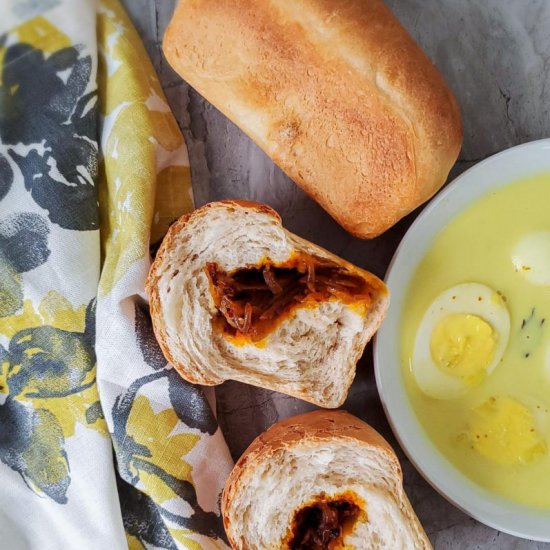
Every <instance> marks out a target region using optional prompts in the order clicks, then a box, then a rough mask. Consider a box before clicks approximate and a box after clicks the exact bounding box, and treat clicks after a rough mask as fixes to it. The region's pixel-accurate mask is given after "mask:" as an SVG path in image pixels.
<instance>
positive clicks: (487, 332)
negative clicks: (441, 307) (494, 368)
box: [430, 313, 497, 386]
mask: <svg viewBox="0 0 550 550" xmlns="http://www.w3.org/2000/svg"><path fill="white" fill-rule="evenodd" d="M496 344H497V335H496V334H495V331H494V330H493V327H492V326H491V325H490V324H489V323H488V322H487V321H485V320H484V319H482V318H481V317H478V316H477V315H471V314H465V313H456V314H452V315H447V316H446V317H444V318H443V319H442V320H441V321H440V322H439V323H438V324H437V325H436V327H435V329H434V330H433V332H432V336H431V340H430V352H431V355H432V359H433V361H434V363H435V364H436V365H437V366H438V367H439V368H440V369H441V370H443V371H444V372H446V373H447V374H451V375H452V376H456V377H458V378H460V379H461V380H462V381H463V382H464V383H465V384H466V385H468V386H474V385H476V384H478V383H479V382H481V380H482V379H483V377H484V376H485V372H486V370H487V367H488V366H489V365H490V363H491V361H492V359H493V356H494V354H495V348H496Z"/></svg>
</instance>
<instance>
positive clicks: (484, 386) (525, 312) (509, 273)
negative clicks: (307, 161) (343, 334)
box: [402, 174, 550, 509]
mask: <svg viewBox="0 0 550 550" xmlns="http://www.w3.org/2000/svg"><path fill="white" fill-rule="evenodd" d="M402 363H403V369H404V376H405V382H406V387H407V392H408V395H409V397H410V400H411V403H412V405H413V408H414V410H415V412H416V414H417V416H418V418H419V420H420V422H421V424H422V426H423V428H424V430H425V431H426V433H427V435H428V438H429V439H430V440H431V442H432V443H433V444H434V445H435V446H436V447H437V448H438V450H439V451H440V452H441V453H442V454H443V455H444V456H445V457H446V458H447V459H448V460H449V461H451V462H452V463H453V464H454V465H455V466H456V467H457V468H458V469H459V470H460V471H462V472H463V473H464V474H465V475H466V476H468V477H469V478H470V479H471V480H473V481H474V482H476V483H477V484H479V485H481V486H483V487H485V488H486V489H488V490H489V491H491V492H493V493H497V494H499V495H501V496H503V497H505V498H507V499H511V500H513V501H515V502H519V503H523V504H527V505H530V506H535V507H543V508H547V509H548V508H550V174H542V175H540V176H537V177H533V178H530V179H527V180H523V181H519V182H514V183H512V184H510V185H508V186H505V187H503V188H501V189H499V190H496V191H494V192H491V193H490V194H488V195H486V196H485V197H483V198H482V199H481V200H479V201H476V203H475V204H474V205H472V206H470V207H469V208H468V209H467V210H465V211H464V212H462V213H461V214H460V215H458V216H457V217H455V218H453V219H452V220H450V222H449V223H448V225H447V226H446V227H445V229H444V230H443V231H442V232H441V233H439V234H438V235H437V237H436V238H435V239H434V242H433V244H432V245H431V248H430V249H429V251H428V253H427V254H426V256H425V257H424V258H423V260H422V262H421V263H420V265H419V267H418V269H417V271H416V273H415V275H414V277H413V279H412V281H411V284H410V287H409V289H408V291H407V298H406V301H405V303H404V304H403V317H402ZM427 444H429V442H427Z"/></svg>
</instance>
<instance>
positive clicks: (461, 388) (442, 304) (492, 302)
mask: <svg viewBox="0 0 550 550" xmlns="http://www.w3.org/2000/svg"><path fill="white" fill-rule="evenodd" d="M480 298H481V300H480ZM460 313H462V314H471V315H477V316H478V317H481V318H482V319H484V320H485V321H486V322H487V323H489V324H490V325H491V327H492V328H493V330H494V331H495V333H496V336H497V342H496V347H495V352H494V355H493V358H492V360H491V362H490V364H489V365H488V367H487V371H486V375H487V376H488V375H489V374H491V372H492V371H493V370H494V369H495V367H496V366H497V365H498V363H499V362H500V360H501V359H502V356H503V355H504V351H505V350H506V345H507V344H508V338H509V336H510V315H509V313H508V310H507V308H506V306H505V304H504V302H503V301H502V299H501V298H500V296H498V295H497V294H496V293H495V291H494V290H493V289H491V288H489V287H488V286H485V285H482V284H479V283H463V284H460V285H457V286H454V287H452V288H449V289H448V290H445V291H444V292H442V293H441V294H440V295H439V296H438V297H437V298H436V299H435V300H434V301H433V302H432V303H431V304H430V306H429V307H428V309H427V310H426V313H425V314H424V317H423V318H422V321H421V322H420V326H419V328H418V331H417V333H416V339H415V343H414V349H413V356H412V360H411V369H412V373H413V375H414V377H415V380H416V383H417V384H418V386H419V388H420V389H421V390H422V391H423V392H424V393H425V394H427V395H429V396H430V397H434V398H436V399H450V398H454V397H459V396H460V395H462V394H463V393H465V392H466V391H467V390H468V385H467V384H466V383H465V382H464V381H463V380H461V379H460V378H457V377H455V376H452V375H451V374H448V373H446V372H444V371H443V370H441V369H440V368H439V367H438V366H437V365H436V364H435V362H434V360H433V358H432V355H431V351H430V341H431V337H432V332H433V331H434V329H435V327H436V326H437V325H438V323H439V322H440V321H441V320H442V319H443V318H445V317H447V316H448V315H451V314H460Z"/></svg>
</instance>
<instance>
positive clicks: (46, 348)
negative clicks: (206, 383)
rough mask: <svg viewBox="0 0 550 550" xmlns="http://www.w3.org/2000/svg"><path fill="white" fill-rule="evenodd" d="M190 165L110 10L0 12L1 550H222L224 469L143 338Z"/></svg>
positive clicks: (122, 22) (31, 4) (211, 437)
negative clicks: (156, 250)
mask: <svg viewBox="0 0 550 550" xmlns="http://www.w3.org/2000/svg"><path fill="white" fill-rule="evenodd" d="M191 208H192V194H191V184H190V170H189V162H188V158H187V150H186V147H185V143H184V141H183V138H182V136H181V133H180V131H179V129H178V127H177V124H176V122H175V120H174V118H173V116H172V114H171V112H170V110H169V109H168V107H167V105H166V102H165V99H164V96H163V93H162V90H161V88H160V85H159V82H158V80H157V78H156V76H155V74H154V71H153V69H152V67H151V64H150V62H149V60H148V59H147V56H146V53H145V51H144V49H143V46H142V45H141V43H140V41H139V38H138V37H137V34H136V32H135V30H134V29H133V28H132V26H131V24H130V23H129V21H128V19H127V17H126V15H125V13H124V12H123V10H122V8H121V7H120V5H119V4H118V3H117V2H116V0H98V1H97V2H96V1H91V0H25V1H21V0H2V3H0V481H1V483H0V533H1V536H2V542H1V543H0V546H1V547H5V548H10V549H14V550H17V549H19V548H21V549H23V548H25V549H28V548H40V549H41V550H46V549H65V548H79V549H88V548H90V549H103V548H109V549H115V550H116V549H119V548H127V547H130V548H144V547H145V548H170V549H177V548H191V549H201V548H204V549H209V548H226V543H225V539H224V534H223V528H222V524H221V521H220V517H219V494H220V491H221V488H222V486H223V482H224V480H225V477H226V476H227V474H228V471H229V469H230V467H231V460H230V457H229V453H228V451H227V447H226V445H225V442H224V441H223V438H222V436H221V433H220V430H219V428H218V426H217V424H216V421H215V418H214V416H213V414H212V411H211V409H210V407H209V405H208V402H207V401H206V399H205V396H204V395H203V393H202V391H201V389H200V388H197V387H194V386H191V385H190V384H187V383H185V382H184V381H183V380H181V379H180V378H179V377H178V375H177V374H176V373H175V371H174V370H173V369H171V368H170V367H169V366H168V365H167V364H166V361H165V359H164V357H163V355H162V353H161V352H160V350H159V348H158V345H157V344H156V341H155V339H154V336H153V333H152V330H151V322H150V318H149V313H148V307H147V301H146V296H145V295H144V291H143V286H144V280H145V276H146V273H147V270H148V267H149V263H150V256H149V247H150V245H151V244H155V243H156V242H158V241H159V240H160V239H161V238H162V235H163V234H164V232H165V231H166V229H167V227H168V226H169V224H170V223H171V222H172V221H173V220H174V219H176V218H177V217H178V216H179V215H181V214H182V213H184V212H185V211H188V210H190V209H191Z"/></svg>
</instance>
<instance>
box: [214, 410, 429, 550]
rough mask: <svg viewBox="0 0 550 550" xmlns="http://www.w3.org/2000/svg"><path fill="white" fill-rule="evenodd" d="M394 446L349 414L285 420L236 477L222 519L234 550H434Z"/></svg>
mask: <svg viewBox="0 0 550 550" xmlns="http://www.w3.org/2000/svg"><path fill="white" fill-rule="evenodd" d="M402 483H403V479H402V473H401V468H400V466H399V462H398V460H397V457H396V456H395V453H394V452H393V450H392V449H391V447H390V446H389V445H388V443H387V442H386V441H385V440H384V439H383V438H382V436H381V435H379V434H378V433H377V432H376V431H375V430H374V429H373V428H371V427H370V426H369V425H368V424H365V423H364V422H362V421H361V420H359V419H358V418H356V417H354V416H352V415H351V414H348V413H346V412H344V411H316V412H313V413H308V414H304V415H300V416H295V417H292V418H289V419H287V420H283V421H282V422H279V423H277V424H275V425H273V426H272V427H271V428H269V429H268V430H267V431H266V432H265V433H263V434H262V435H260V436H259V437H258V438H256V440H255V441H254V442H253V443H252V444H251V445H250V447H249V448H248V449H247V450H246V451H245V453H244V454H243V456H242V457H241V458H240V459H239V461H238V462H237V464H236V465H235V467H234V469H233V471H232V472H231V474H230V476H229V478H228V480H227V482H226V485H225V489H224V492H223V496H222V516H223V521H224V526H225V530H226V532H227V535H228V538H229V541H230V543H231V546H232V547H233V549H235V550H275V549H277V550H306V549H307V550H310V549H315V550H328V549H330V550H335V549H339V550H355V549H358V550H371V549H372V550H382V549H386V550H417V549H429V548H431V545H430V542H429V541H428V538H427V537H426V534H425V533H424V531H423V529H422V527H421V525H420V523H419V522H418V519H417V517H416V515H415V513H414V511H413V509H412V507H411V505H410V503H409V501H408V499H407V496H406V494H405V492H404V491H403V485H402Z"/></svg>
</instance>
